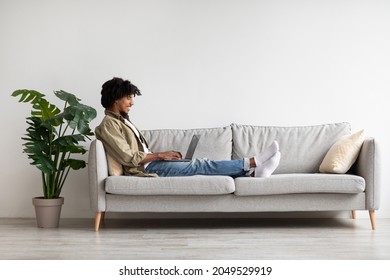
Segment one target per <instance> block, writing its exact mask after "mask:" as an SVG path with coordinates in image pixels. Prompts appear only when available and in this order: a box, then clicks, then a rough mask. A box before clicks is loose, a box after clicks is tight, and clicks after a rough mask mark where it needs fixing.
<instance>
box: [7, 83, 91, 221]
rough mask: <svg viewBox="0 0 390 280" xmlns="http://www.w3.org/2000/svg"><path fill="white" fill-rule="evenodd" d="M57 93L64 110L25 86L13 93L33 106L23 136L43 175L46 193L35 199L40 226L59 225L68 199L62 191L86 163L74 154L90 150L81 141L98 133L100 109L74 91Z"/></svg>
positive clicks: (34, 162) (26, 146)
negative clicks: (96, 120)
mask: <svg viewBox="0 0 390 280" xmlns="http://www.w3.org/2000/svg"><path fill="white" fill-rule="evenodd" d="M54 94H55V95H56V96H57V97H58V98H59V99H61V100H62V101H63V102H64V107H63V109H62V110H60V109H59V108H58V107H57V106H55V105H53V104H51V103H49V102H48V101H47V100H46V99H45V95H44V94H42V93H40V92H38V91H35V90H28V89H21V90H16V91H14V92H13V93H12V96H14V97H20V99H19V102H23V103H30V104H31V106H32V110H31V115H30V116H29V117H26V122H27V124H28V127H27V129H26V131H27V133H26V134H25V136H24V137H22V139H23V140H24V143H23V146H24V149H23V152H24V153H26V154H27V156H28V158H29V159H30V160H31V164H32V165H34V166H36V167H37V168H38V169H39V170H40V171H41V175H42V191H43V195H42V197H36V198H33V204H34V205H35V210H36V216H37V225H38V227H58V224H59V219H60V213H61V206H62V204H63V201H64V198H63V197H61V196H60V194H61V191H62V188H63V186H64V183H65V181H66V179H67V176H68V174H69V171H70V169H73V170H78V169H82V168H84V167H85V166H86V162H85V161H84V160H82V159H77V158H75V157H73V156H74V155H76V154H85V153H86V152H87V149H86V148H85V147H84V146H82V145H80V142H85V141H86V138H88V139H90V138H89V136H93V135H94V134H93V132H92V131H91V129H90V127H89V123H90V121H91V120H93V119H94V118H95V117H96V110H95V109H94V108H92V107H90V106H87V105H84V104H82V103H80V99H79V98H77V97H76V96H75V95H73V94H71V93H68V92H65V91H63V90H60V91H54ZM53 203H54V205H56V206H52V205H53ZM41 215H43V217H41ZM49 219H54V220H53V221H49Z"/></svg>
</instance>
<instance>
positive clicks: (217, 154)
mask: <svg viewBox="0 0 390 280" xmlns="http://www.w3.org/2000/svg"><path fill="white" fill-rule="evenodd" d="M142 133H143V134H144V136H145V138H146V139H147V140H148V142H149V145H150V149H151V150H152V151H153V152H163V151H170V150H175V151H179V152H181V153H182V155H183V157H184V156H185V154H186V152H187V148H188V146H189V144H190V141H191V138H192V136H193V135H194V134H200V135H201V136H200V139H199V143H198V146H197V148H196V150H195V154H194V158H208V159H212V160H228V159H231V156H232V131H231V127H230V126H225V127H217V128H200V129H160V130H143V131H142Z"/></svg>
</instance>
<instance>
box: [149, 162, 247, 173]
mask: <svg viewBox="0 0 390 280" xmlns="http://www.w3.org/2000/svg"><path fill="white" fill-rule="evenodd" d="M249 170H250V166H249V159H248V158H245V159H241V160H219V161H213V160H208V159H194V160H192V161H189V162H181V161H179V162H174V161H163V160H158V161H152V162H151V163H149V165H148V166H147V167H146V171H147V172H148V173H157V175H159V176H161V177H173V176H193V175H226V176H231V177H233V178H235V177H241V176H246V175H247V174H248V172H249Z"/></svg>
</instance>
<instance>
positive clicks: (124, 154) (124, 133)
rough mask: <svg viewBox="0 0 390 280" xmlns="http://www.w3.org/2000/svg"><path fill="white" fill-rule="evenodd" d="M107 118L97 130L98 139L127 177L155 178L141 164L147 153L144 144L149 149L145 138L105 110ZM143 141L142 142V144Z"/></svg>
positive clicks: (118, 117)
mask: <svg viewBox="0 0 390 280" xmlns="http://www.w3.org/2000/svg"><path fill="white" fill-rule="evenodd" d="M104 113H105V117H104V118H103V120H102V122H101V123H100V125H98V126H97V127H96V129H95V135H96V138H97V139H99V140H100V141H102V142H103V145H104V148H105V150H106V153H108V154H109V155H110V156H111V157H113V158H114V159H116V160H117V161H118V162H119V163H120V164H122V166H123V172H124V174H125V175H133V176H142V177H155V176H157V175H156V174H152V173H147V172H146V171H145V167H144V165H143V164H142V163H141V161H142V160H144V159H145V157H146V155H147V153H145V152H144V151H143V146H142V142H143V143H144V145H146V147H149V145H148V143H147V141H146V139H145V137H144V136H143V135H142V133H141V132H139V130H138V132H139V137H137V136H136V135H135V133H134V132H133V130H132V129H131V128H130V127H128V126H127V125H126V124H125V119H124V118H123V117H122V116H121V115H117V114H115V113H113V112H111V111H108V110H105V112H104ZM141 141H142V142H141Z"/></svg>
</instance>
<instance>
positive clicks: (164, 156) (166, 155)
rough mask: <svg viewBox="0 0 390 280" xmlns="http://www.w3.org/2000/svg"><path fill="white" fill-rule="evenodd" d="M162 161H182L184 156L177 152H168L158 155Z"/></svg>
mask: <svg viewBox="0 0 390 280" xmlns="http://www.w3.org/2000/svg"><path fill="white" fill-rule="evenodd" d="M158 155H159V159H160V160H171V159H181V158H182V155H181V153H180V152H177V151H168V152H163V153H158Z"/></svg>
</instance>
